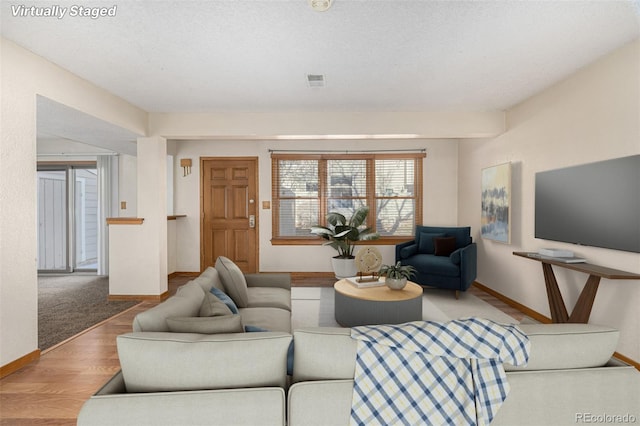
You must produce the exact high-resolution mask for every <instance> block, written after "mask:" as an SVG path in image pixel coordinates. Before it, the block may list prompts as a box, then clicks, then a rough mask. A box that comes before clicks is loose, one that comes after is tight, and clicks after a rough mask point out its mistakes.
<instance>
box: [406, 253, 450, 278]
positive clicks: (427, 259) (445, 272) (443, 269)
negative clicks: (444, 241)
mask: <svg viewBox="0 0 640 426" xmlns="http://www.w3.org/2000/svg"><path fill="white" fill-rule="evenodd" d="M410 264H411V265H413V266H414V267H415V268H416V269H417V270H418V271H419V272H422V273H428V274H429V275H442V276H445V277H459V276H460V267H459V266H458V265H456V264H454V263H452V262H451V261H450V260H449V258H448V257H444V256H434V255H432V254H417V255H415V256H413V257H412V258H411V261H410Z"/></svg>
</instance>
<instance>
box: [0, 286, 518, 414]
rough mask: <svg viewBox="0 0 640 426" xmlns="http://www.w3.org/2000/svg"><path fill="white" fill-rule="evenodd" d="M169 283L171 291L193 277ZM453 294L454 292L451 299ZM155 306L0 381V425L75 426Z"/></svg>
mask: <svg viewBox="0 0 640 426" xmlns="http://www.w3.org/2000/svg"><path fill="white" fill-rule="evenodd" d="M192 278H193V277H192V276H178V277H175V278H172V279H171V280H169V293H170V294H174V293H175V289H176V288H177V287H178V286H180V285H182V284H184V283H185V282H187V281H188V280H190V279H192ZM334 281H335V280H334V279H323V278H312V279H308V278H307V279H304V278H301V279H298V280H294V283H293V284H294V285H295V286H309V285H311V286H331V285H333V283H334ZM469 291H471V292H472V293H473V294H474V295H476V296H478V297H481V298H482V299H483V300H485V301H486V302H488V303H491V304H492V305H494V306H496V307H498V308H499V309H502V310H503V311H504V312H505V313H507V314H508V315H511V316H513V317H514V318H516V319H521V318H522V313H521V312H520V311H518V310H517V309H514V308H511V307H510V306H509V305H506V304H505V303H503V302H501V301H499V300H498V299H496V298H494V297H493V296H491V295H489V294H487V293H485V292H483V291H482V290H479V289H477V288H474V287H472V288H471V289H470V290H469ZM451 297H454V296H453V293H452V295H451ZM156 303H157V302H142V303H140V304H139V305H136V306H134V307H133V308H131V309H129V310H127V311H125V312H123V313H121V314H119V315H117V316H115V317H113V318H110V319H108V320H106V321H103V322H102V323H100V324H98V325H97V326H94V327H93V328H91V329H89V330H87V331H85V332H83V333H81V334H79V335H77V336H74V337H73V338H71V339H68V340H67V341H65V342H63V343H61V344H59V345H56V346H54V347H52V348H50V349H48V350H47V351H44V352H43V353H42V355H41V357H40V359H39V360H38V361H36V362H33V363H31V364H29V365H27V366H26V367H24V368H22V369H20V370H18V371H17V372H15V373H13V374H11V375H9V376H7V377H5V378H3V379H2V380H0V425H75V424H76V418H77V416H78V413H79V411H80V408H81V407H82V404H84V402H85V401H86V400H87V399H88V398H89V397H90V396H91V395H92V394H93V393H95V391H96V390H98V389H99V388H100V387H101V386H102V385H103V384H104V383H105V382H106V381H107V380H108V379H109V378H110V377H111V376H112V375H114V374H115V373H116V372H117V371H118V370H119V369H120V363H119V361H118V355H117V350H116V336H118V335H119V334H123V333H128V332H130V331H131V323H132V321H133V318H134V317H135V315H137V314H138V313H139V312H142V311H145V310H147V309H149V308H150V307H152V306H154V305H155V304H156Z"/></svg>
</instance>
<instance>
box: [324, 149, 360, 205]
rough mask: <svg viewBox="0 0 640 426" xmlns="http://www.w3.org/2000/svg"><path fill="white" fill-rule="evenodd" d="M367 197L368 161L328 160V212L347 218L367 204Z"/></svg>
mask: <svg viewBox="0 0 640 426" xmlns="http://www.w3.org/2000/svg"><path fill="white" fill-rule="evenodd" d="M366 195H367V162H366V160H327V211H329V212H339V213H342V214H343V215H345V216H346V217H347V218H349V217H351V215H352V214H353V212H354V211H355V210H356V209H357V208H359V207H360V206H362V205H364V204H365V200H363V199H358V198H360V197H366Z"/></svg>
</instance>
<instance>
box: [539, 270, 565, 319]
mask: <svg viewBox="0 0 640 426" xmlns="http://www.w3.org/2000/svg"><path fill="white" fill-rule="evenodd" d="M542 271H543V272H544V283H545V286H546V287H547V298H548V299H549V310H550V311H551V321H552V322H554V323H562V322H568V321H569V314H567V308H566V306H565V304H564V300H563V299H562V294H561V293H560V288H559V287H558V281H557V280H556V276H555V275H554V273H553V269H552V268H551V265H550V264H548V263H544V262H543V263H542Z"/></svg>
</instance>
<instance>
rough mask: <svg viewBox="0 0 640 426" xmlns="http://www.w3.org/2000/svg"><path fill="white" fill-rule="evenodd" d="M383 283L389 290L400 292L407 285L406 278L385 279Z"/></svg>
mask: <svg viewBox="0 0 640 426" xmlns="http://www.w3.org/2000/svg"><path fill="white" fill-rule="evenodd" d="M384 283H385V284H386V285H387V287H389V288H390V289H391V290H402V289H403V288H404V286H406V285H407V279H406V278H385V280H384Z"/></svg>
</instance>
